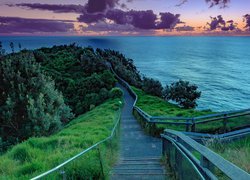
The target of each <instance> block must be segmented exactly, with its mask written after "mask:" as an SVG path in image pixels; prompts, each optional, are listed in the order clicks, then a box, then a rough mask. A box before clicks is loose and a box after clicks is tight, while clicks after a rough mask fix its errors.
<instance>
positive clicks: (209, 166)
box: [200, 156, 214, 173]
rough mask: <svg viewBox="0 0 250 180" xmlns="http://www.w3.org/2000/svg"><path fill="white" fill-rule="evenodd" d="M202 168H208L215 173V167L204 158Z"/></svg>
mask: <svg viewBox="0 0 250 180" xmlns="http://www.w3.org/2000/svg"><path fill="white" fill-rule="evenodd" d="M200 163H201V166H202V167H204V168H207V169H208V170H209V171H211V172H212V173H213V172H214V165H213V164H212V163H211V162H210V161H209V160H208V159H207V158H206V157H204V156H201V161H200Z"/></svg>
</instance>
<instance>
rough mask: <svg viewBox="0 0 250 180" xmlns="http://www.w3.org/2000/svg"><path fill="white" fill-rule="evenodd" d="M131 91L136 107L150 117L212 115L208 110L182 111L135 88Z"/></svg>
mask: <svg viewBox="0 0 250 180" xmlns="http://www.w3.org/2000/svg"><path fill="white" fill-rule="evenodd" d="M133 90H134V91H135V93H136V94H137V95H138V102H137V104H136V105H137V106H138V107H140V108H141V109H142V110H144V111H145V112H147V113H148V114H149V115H151V116H172V117H175V116H178V117H194V116H201V115H206V114H211V113H212V112H211V111H210V110H207V111H198V110H194V109H183V108H180V107H179V106H177V105H174V104H171V103H169V102H166V101H164V100H163V99H162V98H159V97H157V96H152V95H149V94H146V93H145V92H144V91H142V90H140V89H137V88H135V87H133Z"/></svg>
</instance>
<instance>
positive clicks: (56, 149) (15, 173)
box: [0, 99, 121, 179]
mask: <svg viewBox="0 0 250 180" xmlns="http://www.w3.org/2000/svg"><path fill="white" fill-rule="evenodd" d="M120 106H121V100H120V99H114V100H108V101H107V102H105V103H104V104H102V105H100V106H98V107H96V108H95V109H93V110H92V111H90V112H88V113H86V114H84V115H82V116H79V117H78V118H76V119H74V120H72V121H71V122H70V123H69V124H68V125H67V126H66V127H65V128H64V129H63V130H61V131H60V132H58V133H56V134H55V135H52V136H50V137H40V138H30V139H28V140H27V141H25V142H23V143H21V144H18V145H16V146H14V147H13V148H12V149H11V150H9V151H8V152H6V153H5V154H4V155H2V156H1V157H0V162H1V163H0V179H28V178H31V177H34V176H36V175H39V174H40V173H42V172H45V171H47V170H49V169H51V168H53V167H55V166H57V165H59V164H60V163H62V162H64V161H65V160H67V159H68V158H70V157H72V156H74V155H76V154H78V153H79V152H81V151H82V150H84V149H86V148H87V147H89V146H91V145H93V144H94V143H96V142H98V141H100V140H103V139H104V138H106V137H107V136H109V135H110V133H111V130H112V128H113V126H114V123H115V122H116V120H117V118H118V114H119V107H120ZM114 149H115V144H109V143H108V144H105V145H102V146H101V159H102V161H103V164H104V171H105V172H107V171H108V168H109V165H110V164H112V162H113V161H114V158H115V155H114V152H113V151H114ZM64 170H65V171H66V174H67V177H71V178H74V179H77V178H83V177H85V178H86V177H88V179H92V178H93V179H99V178H100V177H102V172H101V165H100V161H99V153H98V151H97V150H94V151H91V152H89V153H88V154H86V155H85V156H83V157H81V158H79V160H77V161H75V162H74V163H70V164H69V165H68V166H67V168H66V169H64ZM56 175H58V174H53V176H56ZM50 178H55V177H50Z"/></svg>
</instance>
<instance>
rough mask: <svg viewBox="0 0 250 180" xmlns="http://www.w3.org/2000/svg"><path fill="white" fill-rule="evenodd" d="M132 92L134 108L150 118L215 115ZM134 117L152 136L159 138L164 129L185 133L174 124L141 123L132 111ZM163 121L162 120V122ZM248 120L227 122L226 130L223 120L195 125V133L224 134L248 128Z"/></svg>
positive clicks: (236, 118) (140, 92)
mask: <svg viewBox="0 0 250 180" xmlns="http://www.w3.org/2000/svg"><path fill="white" fill-rule="evenodd" d="M133 90H134V92H135V93H136V94H137V96H138V101H137V103H136V106H138V107H139V108H141V109H142V110H143V111H145V112H146V113H148V114H149V115H150V116H167V117H180V118H181V117H183V118H185V117H190V118H192V117H197V116H203V115H209V114H215V113H216V112H213V111H211V110H209V109H208V110H196V109H190V108H189V109H185V108H183V107H180V106H178V105H175V104H172V103H170V102H166V101H165V100H164V99H162V98H159V97H157V96H152V95H150V94H147V93H145V92H144V91H142V90H141V89H138V88H135V87H133ZM134 115H135V116H136V118H137V119H138V120H139V122H140V123H141V124H142V126H143V127H144V128H145V130H146V131H147V132H149V133H150V134H152V135H155V136H159V135H160V134H161V133H162V132H163V131H164V129H166V128H168V129H174V130H178V131H186V125H185V124H183V125H176V124H155V125H149V124H147V123H145V121H143V119H142V117H140V115H139V114H138V113H137V112H136V111H134ZM163 121H164V120H163ZM168 122H183V123H185V122H186V120H168ZM249 124H250V118H249V115H244V116H240V117H234V118H230V119H228V120H227V126H226V129H225V127H224V124H223V118H222V119H221V120H218V121H213V122H208V123H205V124H197V125H196V132H201V133H212V134H216V133H224V132H225V131H226V132H229V131H233V130H237V129H240V128H242V127H246V126H249Z"/></svg>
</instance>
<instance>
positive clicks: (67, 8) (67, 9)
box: [7, 3, 85, 13]
mask: <svg viewBox="0 0 250 180" xmlns="http://www.w3.org/2000/svg"><path fill="white" fill-rule="evenodd" d="M7 6H10V7H13V6H17V7H27V8H29V9H38V10H48V11H52V12H54V13H82V12H83V11H84V10H85V7H84V6H82V5H74V4H67V5H62V4H40V3H34V4H31V3H20V4H7Z"/></svg>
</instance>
